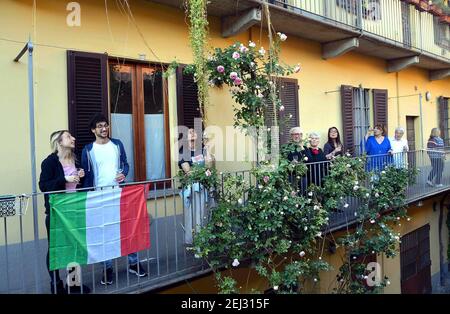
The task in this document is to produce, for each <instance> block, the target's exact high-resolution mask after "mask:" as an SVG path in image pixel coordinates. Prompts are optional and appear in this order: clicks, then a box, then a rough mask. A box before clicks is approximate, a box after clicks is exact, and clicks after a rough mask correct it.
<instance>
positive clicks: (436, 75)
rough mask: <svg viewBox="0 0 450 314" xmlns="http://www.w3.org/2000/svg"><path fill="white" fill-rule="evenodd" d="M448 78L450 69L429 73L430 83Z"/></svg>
mask: <svg viewBox="0 0 450 314" xmlns="http://www.w3.org/2000/svg"><path fill="white" fill-rule="evenodd" d="M449 76H450V68H449V69H443V70H433V71H430V81H437V80H443V79H445V78H447V77H449Z"/></svg>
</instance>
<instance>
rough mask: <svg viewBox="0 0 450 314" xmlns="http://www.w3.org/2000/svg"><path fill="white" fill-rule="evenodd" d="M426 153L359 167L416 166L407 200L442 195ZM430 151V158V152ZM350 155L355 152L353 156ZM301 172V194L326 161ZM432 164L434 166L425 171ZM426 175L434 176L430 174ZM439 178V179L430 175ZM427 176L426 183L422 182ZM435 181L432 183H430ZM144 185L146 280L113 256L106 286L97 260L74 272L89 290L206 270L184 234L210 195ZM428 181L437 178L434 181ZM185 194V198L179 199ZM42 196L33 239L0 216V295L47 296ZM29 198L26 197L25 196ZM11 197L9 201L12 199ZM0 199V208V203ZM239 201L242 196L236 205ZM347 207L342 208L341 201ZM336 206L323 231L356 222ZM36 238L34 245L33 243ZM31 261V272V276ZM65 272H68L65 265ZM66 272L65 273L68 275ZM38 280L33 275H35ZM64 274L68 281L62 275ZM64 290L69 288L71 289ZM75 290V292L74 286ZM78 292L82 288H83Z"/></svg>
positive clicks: (138, 285)
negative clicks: (37, 236)
mask: <svg viewBox="0 0 450 314" xmlns="http://www.w3.org/2000/svg"><path fill="white" fill-rule="evenodd" d="M434 154H435V155H433V152H430V151H426V150H419V151H411V152H407V153H401V154H396V155H394V156H392V155H380V156H372V157H368V159H367V164H366V169H367V170H374V169H375V170H376V169H378V170H379V169H382V168H383V167H384V166H385V165H394V166H397V167H415V168H417V169H419V172H418V176H417V180H416V183H415V184H414V185H410V186H408V188H407V199H408V202H416V201H418V200H420V199H422V198H425V197H429V196H432V195H434V194H438V193H442V192H443V191H445V190H448V189H450V171H449V169H450V168H449V167H450V158H448V157H450V156H449V155H448V154H449V153H448V151H447V153H444V154H447V159H445V160H444V159H442V158H441V159H440V160H441V162H437V161H436V160H433V159H430V157H433V158H434V157H436V156H437V155H439V154H441V155H439V156H442V152H437V153H436V152H434ZM436 154H437V155H436ZM356 158H358V157H356ZM307 166H308V172H307V174H306V175H305V176H304V177H302V178H300V180H297V181H296V183H295V184H298V186H299V190H300V191H301V193H304V192H305V191H306V190H307V187H308V185H309V184H316V185H321V184H322V182H323V179H324V178H326V175H327V173H328V170H329V166H330V162H320V163H309V164H308V165H307ZM433 169H434V170H433ZM432 172H433V175H434V177H433V178H431V177H430V173H432ZM225 175H232V176H238V177H239V178H240V179H241V180H244V181H246V182H247V183H248V184H250V185H255V184H256V181H255V178H254V177H253V176H252V174H251V173H250V172H249V171H241V172H234V173H231V174H222V175H221V177H220V178H219V179H220V180H219V181H220V182H219V189H221V191H222V192H224V191H223V189H224V184H223V183H224V180H225ZM439 176H441V178H440V179H438V177H439ZM430 179H431V181H433V185H429V184H428V183H427V181H429V180H430ZM437 180H438V181H439V180H440V182H436V181H437ZM146 183H150V184H151V189H150V192H149V195H148V201H147V207H148V211H149V213H150V217H151V218H150V243H151V246H150V248H149V249H147V250H145V251H141V252H137V254H138V258H139V260H140V262H141V265H142V266H143V267H144V268H145V270H146V272H147V274H148V275H147V276H146V277H137V276H136V275H134V274H131V273H129V272H128V271H127V269H128V258H127V257H126V256H125V257H120V258H117V259H115V260H113V263H112V265H113V269H114V273H113V284H112V285H107V286H104V285H101V284H100V280H101V278H102V274H103V272H104V270H105V265H104V263H97V264H91V265H83V266H81V269H80V271H81V272H80V273H79V274H80V276H79V278H78V279H79V280H78V282H79V283H82V284H84V285H85V286H87V287H89V288H90V290H91V293H128V292H129V293H137V292H142V291H146V290H150V289H156V288H159V287H162V286H164V285H168V284H170V283H175V282H179V281H182V280H183V279H188V278H191V277H194V276H196V275H199V274H203V273H206V272H208V271H209V268H208V267H207V265H205V264H204V262H203V261H202V260H201V259H197V258H196V257H195V252H193V251H191V250H187V249H186V243H187V244H189V243H190V242H191V240H192V238H190V237H189V234H190V233H191V230H192V228H193V226H195V225H197V224H204V223H205V221H207V220H208V218H209V217H210V212H211V210H213V208H214V193H212V191H206V190H202V189H198V188H197V189H196V188H192V187H191V188H190V189H187V190H181V189H180V188H179V186H180V185H179V183H178V182H177V180H176V179H175V178H171V179H166V180H158V181H148V182H146ZM436 183H440V185H437V184H436ZM186 192H188V193H190V195H191V196H190V199H189V200H188V202H186V201H187V199H186V198H185V196H186V194H185V193H186ZM43 195H44V194H43V193H38V194H37V195H34V196H35V197H37V198H38V199H37V201H38V203H39V204H41V206H42V207H41V208H42V212H41V214H42V215H39V217H38V221H39V225H40V239H35V238H34V233H33V218H34V217H33V211H26V210H20V211H19V210H18V211H16V212H15V213H13V211H4V212H3V213H6V212H8V213H9V214H8V215H7V214H3V216H0V293H50V291H51V288H50V276H49V272H48V270H47V267H46V254H47V248H48V243H47V237H46V231H45V229H44V223H43V222H44V218H45V216H44V214H43V208H44V207H43ZM29 196H30V195H28V197H29ZM13 197H15V198H16V199H17V200H22V201H13ZM24 197H26V196H24V195H17V196H8V197H7V198H5V199H4V200H6V201H7V202H8V206H9V207H8V208H10V207H11V206H14V205H13V204H18V205H17V206H23V205H22V204H25V203H24V202H23V198H24ZM1 200H2V199H0V205H1ZM245 201H246V199H245V196H244V202H245ZM344 204H348V206H347V205H346V206H344ZM342 205H343V206H342V207H341V208H337V210H336V211H334V212H331V213H330V216H329V218H330V219H329V225H328V226H327V227H326V231H332V230H336V229H339V228H342V227H344V226H346V225H348V224H350V223H352V222H353V221H355V220H356V216H357V215H358V213H357V208H358V200H357V199H352V198H348V199H346V200H345V201H343V203H342ZM35 240H37V241H38V243H39V245H38V249H36V248H35V246H34V241H35ZM35 266H36V269H37V270H38V274H36V273H35ZM70 272H71V270H70ZM67 274H68V271H67V270H60V277H61V279H63V280H64V279H65V278H67V277H66V276H67ZM71 274H72V273H71ZM35 278H38V279H35ZM69 278H71V277H70V276H69ZM68 290H69V293H73V292H74V291H73V288H72V291H70V289H68ZM76 292H77V293H79V292H80V291H76ZM83 292H85V291H83Z"/></svg>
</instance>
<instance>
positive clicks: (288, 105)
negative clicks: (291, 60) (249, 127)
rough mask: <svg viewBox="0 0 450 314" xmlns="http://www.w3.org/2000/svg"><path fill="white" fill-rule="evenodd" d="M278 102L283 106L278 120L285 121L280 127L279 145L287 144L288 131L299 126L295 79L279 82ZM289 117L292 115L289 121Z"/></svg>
mask: <svg viewBox="0 0 450 314" xmlns="http://www.w3.org/2000/svg"><path fill="white" fill-rule="evenodd" d="M280 100H281V104H282V105H283V106H284V111H282V112H280V119H283V118H286V119H287V121H286V122H285V123H284V125H280V144H285V143H287V142H289V130H290V129H291V128H293V127H296V126H299V118H298V81H297V80H296V79H289V78H282V79H281V80H280ZM272 111H273V110H272ZM272 115H273V113H272ZM289 115H292V118H290V119H289Z"/></svg>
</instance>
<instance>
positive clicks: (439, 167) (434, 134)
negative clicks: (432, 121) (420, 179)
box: [427, 128, 445, 187]
mask: <svg viewBox="0 0 450 314" xmlns="http://www.w3.org/2000/svg"><path fill="white" fill-rule="evenodd" d="M440 136H441V131H440V130H439V129H438V128H433V129H432V130H431V134H430V138H429V139H428V143H427V149H428V150H427V151H428V156H429V157H430V160H431V167H432V169H431V172H430V174H429V175H428V180H427V184H428V185H429V186H434V184H433V179H434V178H435V177H436V187H442V186H443V185H442V184H441V179H442V172H443V171H444V160H445V151H444V140H443V139H442V138H441V137H440Z"/></svg>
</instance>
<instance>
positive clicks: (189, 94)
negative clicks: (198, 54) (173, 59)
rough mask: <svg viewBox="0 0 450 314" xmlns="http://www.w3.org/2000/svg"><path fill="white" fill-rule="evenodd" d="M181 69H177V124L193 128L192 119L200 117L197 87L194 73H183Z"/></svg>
mask: <svg viewBox="0 0 450 314" xmlns="http://www.w3.org/2000/svg"><path fill="white" fill-rule="evenodd" d="M183 69H184V67H178V69H177V105H178V125H179V126H182V125H184V126H186V127H188V128H194V119H195V118H201V113H200V105H199V103H198V94H197V93H198V88H197V83H196V82H195V80H194V75H192V74H185V73H183ZM199 135H200V134H199Z"/></svg>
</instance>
